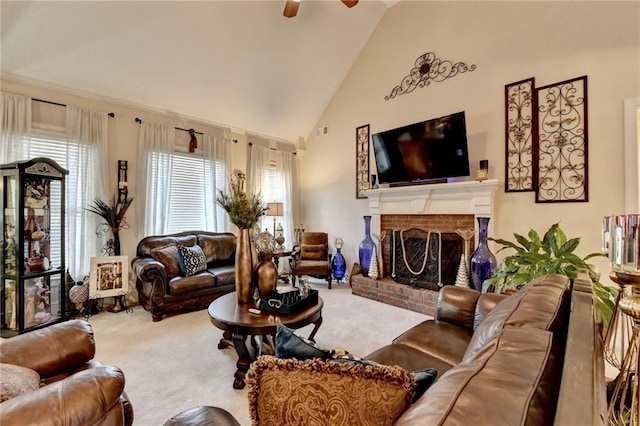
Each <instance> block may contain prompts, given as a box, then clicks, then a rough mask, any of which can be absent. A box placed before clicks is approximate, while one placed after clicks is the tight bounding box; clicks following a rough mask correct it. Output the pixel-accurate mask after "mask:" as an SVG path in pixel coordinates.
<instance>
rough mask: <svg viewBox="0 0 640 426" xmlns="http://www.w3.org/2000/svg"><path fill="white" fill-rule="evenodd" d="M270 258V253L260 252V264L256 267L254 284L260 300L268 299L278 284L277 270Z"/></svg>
mask: <svg viewBox="0 0 640 426" xmlns="http://www.w3.org/2000/svg"><path fill="white" fill-rule="evenodd" d="M272 258H273V256H272V254H271V252H270V251H262V252H260V263H259V264H258V266H257V267H256V283H257V285H258V293H259V294H260V297H261V298H262V299H265V298H267V297H269V295H271V292H273V291H274V290H275V289H276V285H277V283H278V268H276V265H275V263H273V261H272Z"/></svg>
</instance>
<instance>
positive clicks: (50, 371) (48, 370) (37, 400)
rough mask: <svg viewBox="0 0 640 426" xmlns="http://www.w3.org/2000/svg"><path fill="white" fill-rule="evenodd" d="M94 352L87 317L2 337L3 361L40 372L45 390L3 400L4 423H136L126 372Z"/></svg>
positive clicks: (1, 414) (0, 351)
mask: <svg viewBox="0 0 640 426" xmlns="http://www.w3.org/2000/svg"><path fill="white" fill-rule="evenodd" d="M95 351H96V348H95V341H94V339H93V330H92V328H91V325H90V324H89V323H88V322H86V321H84V320H71V321H67V322H63V323H59V324H54V325H51V326H49V327H46V328H42V329H39V330H35V331H32V332H30V333H26V334H21V335H19V336H15V337H12V338H10V339H3V340H2V343H1V345H0V362H1V363H3V364H13V365H18V366H21V367H26V368H29V369H31V370H35V372H37V373H38V375H39V376H40V388H38V389H36V390H32V391H30V392H27V393H23V394H21V395H19V396H15V397H14V398H11V399H8V400H6V401H4V402H2V403H0V424H2V425H3V426H9V425H27V424H29V425H35V424H54V423H55V424H66V425H71V424H77V425H131V424H132V423H133V408H132V407H131V403H130V402H129V399H128V397H127V394H126V393H125V392H124V374H123V373H122V371H121V370H120V369H119V368H118V367H113V366H105V365H103V364H101V363H100V362H98V361H96V360H94V359H93V357H94V355H95Z"/></svg>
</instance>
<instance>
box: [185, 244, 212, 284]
mask: <svg viewBox="0 0 640 426" xmlns="http://www.w3.org/2000/svg"><path fill="white" fill-rule="evenodd" d="M178 262H179V263H180V271H181V272H182V275H184V276H185V277H189V276H191V275H195V274H197V273H198V272H200V271H204V270H205V269H207V258H206V256H205V255H204V251H202V247H200V246H199V245H197V244H196V245H195V246H191V247H185V246H178Z"/></svg>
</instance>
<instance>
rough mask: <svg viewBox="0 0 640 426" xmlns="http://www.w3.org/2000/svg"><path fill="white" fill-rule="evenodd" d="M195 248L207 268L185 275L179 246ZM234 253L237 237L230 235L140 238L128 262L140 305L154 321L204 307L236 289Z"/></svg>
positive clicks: (183, 234)
mask: <svg viewBox="0 0 640 426" xmlns="http://www.w3.org/2000/svg"><path fill="white" fill-rule="evenodd" d="M195 245H198V246H200V247H201V248H202V252H204V256H205V257H206V267H205V268H204V270H202V271H200V272H197V273H195V274H193V275H189V276H185V274H183V273H182V270H181V265H180V262H179V258H178V246H183V247H193V246H195ZM235 253H236V237H235V235H233V234H231V233H215V232H207V231H192V232H180V233H176V234H169V235H160V236H150V237H146V238H143V239H142V240H141V241H140V242H139V243H138V247H137V249H136V257H134V258H133V260H132V261H131V266H132V268H133V272H134V274H135V275H136V289H137V290H138V300H139V301H140V304H141V305H142V306H144V308H145V309H146V310H147V311H149V312H151V317H152V319H153V321H160V320H161V319H162V317H163V316H164V315H165V314H168V313H170V312H176V311H185V310H197V309H203V308H206V307H207V306H209V304H210V303H211V302H212V301H213V300H214V299H216V298H217V297H220V296H222V295H224V294H227V293H230V292H232V291H234V290H235Z"/></svg>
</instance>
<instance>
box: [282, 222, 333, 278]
mask: <svg viewBox="0 0 640 426" xmlns="http://www.w3.org/2000/svg"><path fill="white" fill-rule="evenodd" d="M291 259H292V260H291V276H292V279H293V285H294V286H295V285H296V278H297V277H298V276H301V275H313V276H320V277H326V279H327V284H328V285H329V289H331V254H330V253H329V236H328V235H327V233H326V232H303V233H302V236H301V238H300V244H299V245H296V246H294V248H293V253H292V254H291Z"/></svg>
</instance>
